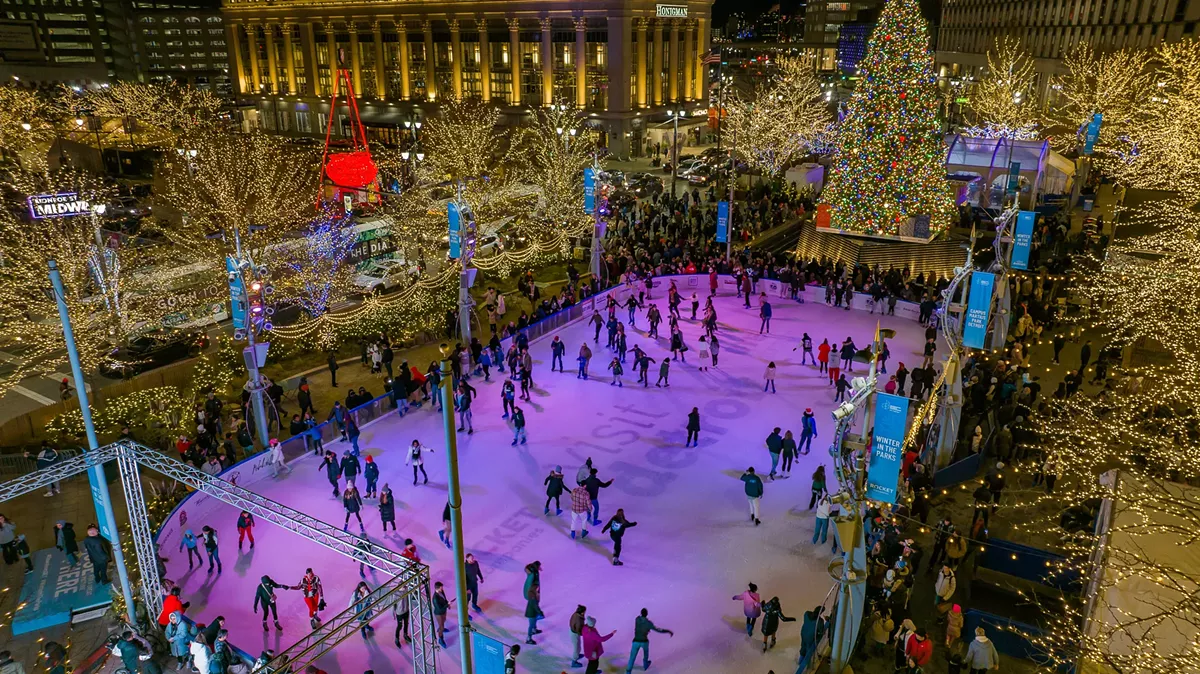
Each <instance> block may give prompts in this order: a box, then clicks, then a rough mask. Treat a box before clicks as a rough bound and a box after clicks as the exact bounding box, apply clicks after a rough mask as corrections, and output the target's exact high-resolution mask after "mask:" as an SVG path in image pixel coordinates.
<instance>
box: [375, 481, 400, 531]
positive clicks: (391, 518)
mask: <svg viewBox="0 0 1200 674" xmlns="http://www.w3.org/2000/svg"><path fill="white" fill-rule="evenodd" d="M379 519H380V520H382V521H383V530H384V531H387V525H388V522H391V523H392V531H395V530H396V497H395V496H392V488H391V487H389V486H387V483H384V485H383V491H381V492H379Z"/></svg>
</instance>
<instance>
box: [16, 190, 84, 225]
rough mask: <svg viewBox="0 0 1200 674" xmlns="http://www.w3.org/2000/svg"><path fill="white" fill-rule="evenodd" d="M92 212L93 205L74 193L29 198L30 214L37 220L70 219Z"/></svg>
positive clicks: (40, 195)
mask: <svg viewBox="0 0 1200 674" xmlns="http://www.w3.org/2000/svg"><path fill="white" fill-rule="evenodd" d="M91 212H92V205H91V204H89V203H88V202H87V200H86V199H81V198H80V197H79V195H78V194H75V193H74V192H61V193H59V194H39V195H37V196H32V197H29V214H30V215H32V216H33V217H34V218H37V219H41V218H69V217H73V216H76V215H87V214H88V213H91Z"/></svg>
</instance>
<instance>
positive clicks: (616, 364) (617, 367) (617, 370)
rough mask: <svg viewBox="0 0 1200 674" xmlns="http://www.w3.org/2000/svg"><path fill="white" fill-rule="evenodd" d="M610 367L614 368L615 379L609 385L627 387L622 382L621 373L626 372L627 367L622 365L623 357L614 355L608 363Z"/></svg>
mask: <svg viewBox="0 0 1200 674" xmlns="http://www.w3.org/2000/svg"><path fill="white" fill-rule="evenodd" d="M608 369H610V370H612V373H613V380H612V383H610V384H609V386H616V387H619V388H625V385H624V384H622V383H621V375H622V374H623V373H624V372H625V368H623V367H621V359H620V358H619V357H617V356H613V359H612V362H610V363H609V364H608Z"/></svg>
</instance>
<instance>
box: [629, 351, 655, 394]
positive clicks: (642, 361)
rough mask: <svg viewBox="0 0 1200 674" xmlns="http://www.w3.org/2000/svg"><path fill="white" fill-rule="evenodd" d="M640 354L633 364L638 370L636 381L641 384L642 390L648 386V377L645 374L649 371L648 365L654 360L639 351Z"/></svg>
mask: <svg viewBox="0 0 1200 674" xmlns="http://www.w3.org/2000/svg"><path fill="white" fill-rule="evenodd" d="M640 353H641V356H640V357H637V358H636V359H635V360H634V363H633V364H634V366H635V367H637V369H638V381H639V382H641V383H642V388H646V387H647V386H649V385H650V377H649V376H648V375H647V374H646V373H647V372H648V371H649V370H650V363H653V362H654V359H653V358H651V357H650V356H649V355H647V354H646V352H645V351H641V352H640Z"/></svg>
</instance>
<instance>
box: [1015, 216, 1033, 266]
mask: <svg viewBox="0 0 1200 674" xmlns="http://www.w3.org/2000/svg"><path fill="white" fill-rule="evenodd" d="M1036 220H1037V212H1036V211H1021V212H1020V213H1018V214H1017V225H1016V227H1014V228H1013V243H1012V260H1011V261H1010V262H1009V266H1010V267H1012V268H1013V269H1021V270H1025V269H1029V249H1030V246H1032V244H1033V225H1034V222H1035V221H1036Z"/></svg>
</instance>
